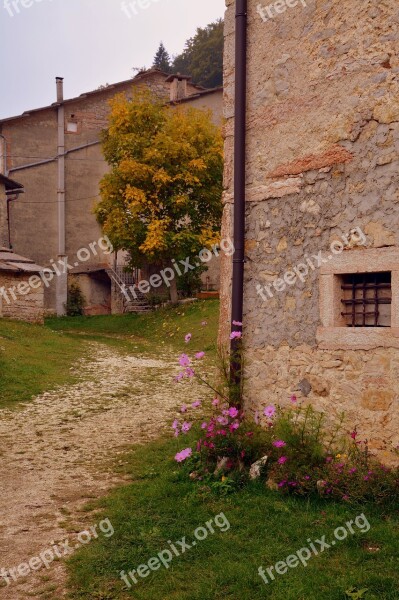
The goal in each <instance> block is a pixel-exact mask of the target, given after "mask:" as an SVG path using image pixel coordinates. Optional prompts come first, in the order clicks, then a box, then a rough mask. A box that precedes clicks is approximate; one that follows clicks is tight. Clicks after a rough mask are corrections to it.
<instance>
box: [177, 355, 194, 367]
mask: <svg viewBox="0 0 399 600" xmlns="http://www.w3.org/2000/svg"><path fill="white" fill-rule="evenodd" d="M190 363H191V360H190V358H189V357H188V356H187V354H182V355H181V357H180V358H179V365H180V366H181V367H188V366H189V364H190Z"/></svg>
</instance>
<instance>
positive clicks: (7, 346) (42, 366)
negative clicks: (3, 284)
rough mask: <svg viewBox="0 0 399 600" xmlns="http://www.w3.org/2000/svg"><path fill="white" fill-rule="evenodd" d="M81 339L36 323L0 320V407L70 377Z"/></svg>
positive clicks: (66, 380) (82, 346) (37, 392)
mask: <svg viewBox="0 0 399 600" xmlns="http://www.w3.org/2000/svg"><path fill="white" fill-rule="evenodd" d="M84 349H85V345H84V343H82V342H81V341H80V340H77V339H73V338H71V337H70V336H66V335H63V334H61V333H59V332H54V331H50V330H49V329H47V328H46V327H41V326H39V325H29V324H27V323H19V322H17V321H7V320H0V408H4V407H10V406H13V405H15V404H16V403H17V402H21V401H25V400H30V399H31V398H32V396H35V395H37V394H40V393H41V392H44V391H46V390H48V389H52V388H54V387H55V386H57V385H62V384H65V383H68V382H70V381H72V380H73V376H72V374H71V371H70V369H71V367H73V365H74V364H75V363H76V361H77V360H78V359H79V358H80V357H81V356H82V355H83V353H84Z"/></svg>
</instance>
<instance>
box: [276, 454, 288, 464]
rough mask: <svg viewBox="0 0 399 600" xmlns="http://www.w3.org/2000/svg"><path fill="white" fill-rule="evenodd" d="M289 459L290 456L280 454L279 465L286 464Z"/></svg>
mask: <svg viewBox="0 0 399 600" xmlns="http://www.w3.org/2000/svg"><path fill="white" fill-rule="evenodd" d="M287 460H288V458H287V457H286V456H280V458H279V459H278V461H277V462H278V464H279V465H284V464H285V463H286V462H287Z"/></svg>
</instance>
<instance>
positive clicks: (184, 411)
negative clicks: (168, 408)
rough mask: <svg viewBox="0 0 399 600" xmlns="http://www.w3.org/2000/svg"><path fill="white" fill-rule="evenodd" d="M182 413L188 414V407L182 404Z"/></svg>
mask: <svg viewBox="0 0 399 600" xmlns="http://www.w3.org/2000/svg"><path fill="white" fill-rule="evenodd" d="M180 412H182V413H186V412H187V405H186V404H182V407H181V409H180Z"/></svg>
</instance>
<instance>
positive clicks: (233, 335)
mask: <svg viewBox="0 0 399 600" xmlns="http://www.w3.org/2000/svg"><path fill="white" fill-rule="evenodd" d="M241 338H242V333H241V331H233V332H232V333H231V334H230V339H231V340H240V339H241Z"/></svg>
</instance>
